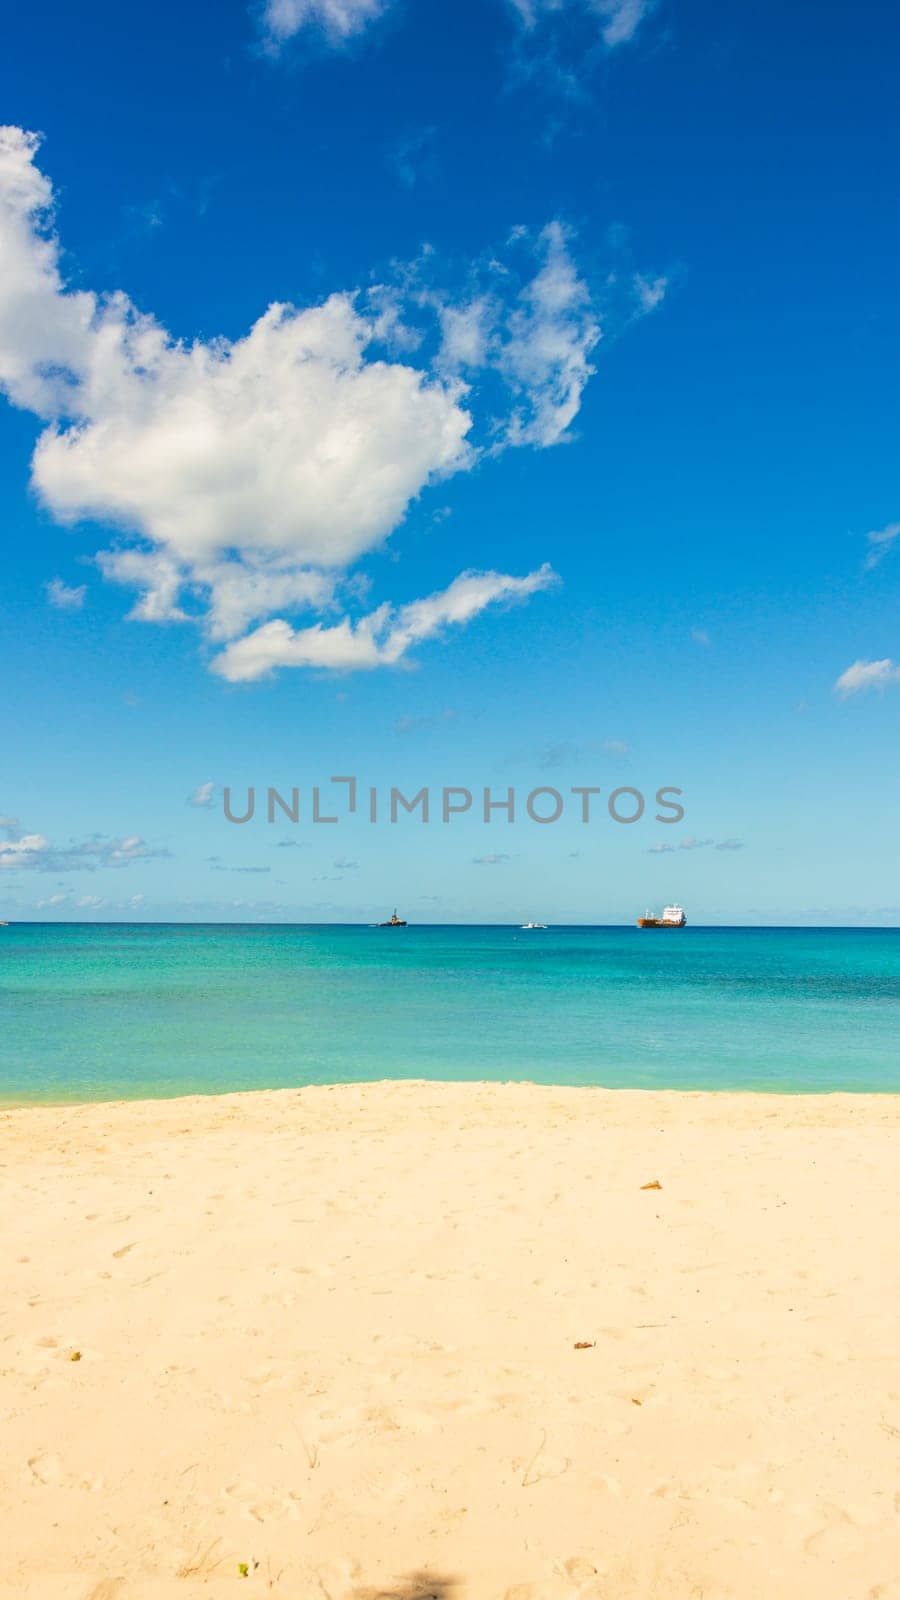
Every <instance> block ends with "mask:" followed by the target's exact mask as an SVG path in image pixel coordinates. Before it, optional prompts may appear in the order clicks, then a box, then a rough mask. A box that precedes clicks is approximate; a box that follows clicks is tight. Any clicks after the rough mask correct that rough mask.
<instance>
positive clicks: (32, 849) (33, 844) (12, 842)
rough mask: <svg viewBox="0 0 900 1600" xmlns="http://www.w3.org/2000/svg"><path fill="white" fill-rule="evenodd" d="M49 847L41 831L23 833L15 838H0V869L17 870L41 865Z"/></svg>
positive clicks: (48, 842)
mask: <svg viewBox="0 0 900 1600" xmlns="http://www.w3.org/2000/svg"><path fill="white" fill-rule="evenodd" d="M49 849H50V841H49V839H45V838H44V836H43V834H42V833H23V834H20V836H19V837H18V838H17V839H2V840H0V871H2V870H3V869H4V868H5V869H6V870H7V871H18V870H19V869H20V868H22V867H36V866H38V865H41V864H42V862H43V860H44V859H45V858H46V853H47V851H49Z"/></svg>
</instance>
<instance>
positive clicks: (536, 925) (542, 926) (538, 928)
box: [522, 922, 547, 933]
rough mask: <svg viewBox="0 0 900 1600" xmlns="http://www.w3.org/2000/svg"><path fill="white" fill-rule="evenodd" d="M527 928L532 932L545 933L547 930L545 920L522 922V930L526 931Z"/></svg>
mask: <svg viewBox="0 0 900 1600" xmlns="http://www.w3.org/2000/svg"><path fill="white" fill-rule="evenodd" d="M529 930H530V931H531V932H532V933H546V932H547V924H546V922H523V923H522V932H523V933H526V932H528V931H529Z"/></svg>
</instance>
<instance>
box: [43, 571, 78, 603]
mask: <svg viewBox="0 0 900 1600" xmlns="http://www.w3.org/2000/svg"><path fill="white" fill-rule="evenodd" d="M44 588H45V591H46V595H47V599H48V600H49V602H50V604H51V606H55V607H56V609H57V611H80V610H81V608H82V606H83V605H84V597H85V595H86V594H87V585H86V584H84V583H79V584H78V585H77V587H74V588H70V586H69V585H68V584H67V583H63V581H62V578H51V579H50V582H49V583H47V584H45V585H44Z"/></svg>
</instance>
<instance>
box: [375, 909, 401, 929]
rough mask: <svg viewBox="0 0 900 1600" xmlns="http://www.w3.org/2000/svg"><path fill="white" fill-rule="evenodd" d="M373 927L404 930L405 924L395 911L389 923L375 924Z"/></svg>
mask: <svg viewBox="0 0 900 1600" xmlns="http://www.w3.org/2000/svg"><path fill="white" fill-rule="evenodd" d="M375 926H376V928H405V927H406V923H405V922H404V920H403V918H402V917H398V915H397V912H396V909H395V911H394V914H393V916H392V917H391V919H390V921H389V922H376V924H375Z"/></svg>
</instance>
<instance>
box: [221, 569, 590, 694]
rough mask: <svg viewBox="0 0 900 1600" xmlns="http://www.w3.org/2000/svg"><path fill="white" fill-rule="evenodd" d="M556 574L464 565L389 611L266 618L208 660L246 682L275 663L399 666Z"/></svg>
mask: <svg viewBox="0 0 900 1600" xmlns="http://www.w3.org/2000/svg"><path fill="white" fill-rule="evenodd" d="M557 581H558V579H557V576H556V573H555V572H554V571H553V569H552V568H551V567H550V566H547V565H545V566H543V567H541V568H539V569H538V571H537V572H530V573H528V574H527V575H526V576H525V577H524V578H511V577H509V576H508V575H507V574H505V573H499V572H464V573H461V574H460V576H459V577H458V578H456V579H454V581H453V583H451V585H450V587H449V588H448V589H444V590H443V591H441V592H440V593H438V594H433V595H429V596H428V598H427V599H426V600H414V601H412V602H411V603H410V604H409V605H406V606H401V607H399V608H398V609H397V610H394V609H393V608H392V607H391V606H388V605H383V606H379V607H378V609H377V611H373V612H370V614H369V615H368V616H365V617H361V618H360V620H359V621H358V622H356V623H351V622H350V621H349V620H348V619H346V618H345V619H344V621H343V622H340V623H337V624H335V626H334V627H331V628H326V627H323V626H322V625H321V624H320V623H317V624H316V625H315V626H314V627H311V628H299V629H294V628H292V627H291V625H290V623H288V622H284V621H282V620H278V621H274V622H266V623H264V624H263V626H262V627H261V628H257V629H256V631H255V632H254V633H250V634H247V635H246V637H245V638H243V639H238V640H236V641H235V642H234V643H233V644H230V645H229V646H228V648H227V649H226V650H223V652H222V654H221V655H218V656H216V657H215V658H214V659H213V662H212V669H213V671H214V672H218V673H219V674H221V676H222V677H223V678H227V680H228V682H229V683H249V682H252V681H253V680H254V679H257V678H261V677H264V676H266V675H267V674H268V673H270V672H272V671H274V670H275V669H276V668H278V667H319V668H325V669H330V670H331V671H337V672H342V671H343V672H348V671H349V672H353V671H357V672H358V671H360V670H363V671H371V670H372V669H373V668H375V667H384V666H396V665H397V663H398V662H399V661H401V660H402V659H403V657H404V656H405V655H406V654H407V652H408V651H409V650H410V649H411V648H412V646H413V645H418V644H422V643H424V641H425V640H426V639H433V638H435V637H438V636H440V635H441V634H442V633H443V632H444V631H445V630H446V629H447V628H449V627H462V626H464V625H465V624H466V623H468V622H470V621H471V620H472V618H473V617H476V616H477V615H478V614H479V612H481V611H484V610H485V609H486V608H487V607H488V606H492V605H496V604H498V603H499V602H506V603H509V602H511V601H515V600H524V599H526V598H528V597H529V596H530V595H533V594H536V593H538V591H539V590H541V589H549V588H550V587H551V586H552V585H553V584H554V583H556V582H557Z"/></svg>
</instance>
